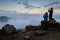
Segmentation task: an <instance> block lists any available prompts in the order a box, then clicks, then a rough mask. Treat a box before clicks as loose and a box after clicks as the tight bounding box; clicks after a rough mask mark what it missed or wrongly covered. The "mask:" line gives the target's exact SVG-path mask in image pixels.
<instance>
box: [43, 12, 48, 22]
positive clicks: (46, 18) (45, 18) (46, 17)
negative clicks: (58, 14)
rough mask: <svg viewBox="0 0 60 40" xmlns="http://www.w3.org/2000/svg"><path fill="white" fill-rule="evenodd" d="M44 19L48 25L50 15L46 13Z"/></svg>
mask: <svg viewBox="0 0 60 40" xmlns="http://www.w3.org/2000/svg"><path fill="white" fill-rule="evenodd" d="M43 18H44V22H45V23H47V22H48V13H47V12H46V13H45V14H44V16H43Z"/></svg>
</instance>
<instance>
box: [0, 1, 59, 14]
mask: <svg viewBox="0 0 60 40" xmlns="http://www.w3.org/2000/svg"><path fill="white" fill-rule="evenodd" d="M50 7H53V8H54V10H55V11H56V12H57V13H59V11H60V0H0V13H31V14H33V13H42V12H45V11H47V10H48V9H49V8H50Z"/></svg>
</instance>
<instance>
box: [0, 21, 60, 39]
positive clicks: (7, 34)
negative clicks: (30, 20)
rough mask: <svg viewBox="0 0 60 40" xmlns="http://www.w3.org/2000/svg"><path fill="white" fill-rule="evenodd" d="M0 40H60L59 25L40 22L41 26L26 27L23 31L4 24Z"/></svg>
mask: <svg viewBox="0 0 60 40" xmlns="http://www.w3.org/2000/svg"><path fill="white" fill-rule="evenodd" d="M0 40H60V23H59V22H56V20H49V21H48V22H47V23H45V22H44V21H41V25H38V26H33V25H27V26H26V28H25V30H22V29H21V30H18V29H16V28H15V27H14V26H13V25H10V24H6V25H5V26H3V27H2V29H0Z"/></svg>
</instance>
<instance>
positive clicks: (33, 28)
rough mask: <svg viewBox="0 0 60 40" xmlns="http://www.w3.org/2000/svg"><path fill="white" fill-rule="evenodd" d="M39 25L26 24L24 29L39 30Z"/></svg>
mask: <svg viewBox="0 0 60 40" xmlns="http://www.w3.org/2000/svg"><path fill="white" fill-rule="evenodd" d="M39 29H40V28H39V26H32V25H28V26H26V28H25V30H26V31H35V30H39Z"/></svg>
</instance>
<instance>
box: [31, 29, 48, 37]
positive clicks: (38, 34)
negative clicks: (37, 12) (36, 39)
mask: <svg viewBox="0 0 60 40" xmlns="http://www.w3.org/2000/svg"><path fill="white" fill-rule="evenodd" d="M32 34H34V35H35V36H42V35H45V34H47V32H46V31H43V30H36V31H32Z"/></svg>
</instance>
